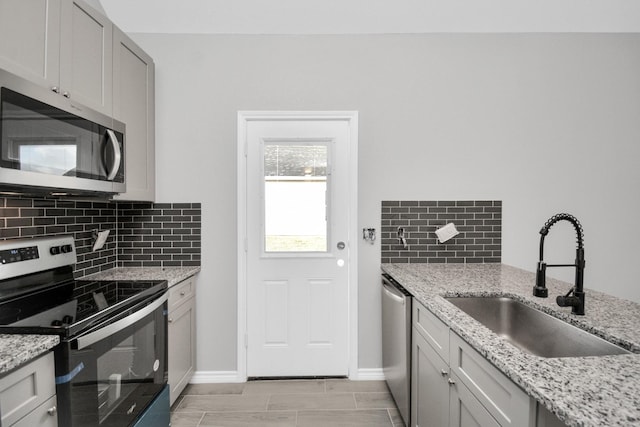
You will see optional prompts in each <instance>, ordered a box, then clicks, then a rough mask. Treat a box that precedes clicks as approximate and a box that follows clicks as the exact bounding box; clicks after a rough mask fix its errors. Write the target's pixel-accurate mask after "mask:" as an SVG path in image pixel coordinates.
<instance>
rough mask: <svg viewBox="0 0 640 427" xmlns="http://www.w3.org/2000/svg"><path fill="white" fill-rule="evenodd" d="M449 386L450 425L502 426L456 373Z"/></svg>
mask: <svg viewBox="0 0 640 427" xmlns="http://www.w3.org/2000/svg"><path fill="white" fill-rule="evenodd" d="M451 378H452V380H453V382H454V383H453V384H451V387H450V388H449V405H450V424H449V426H450V427H500V424H498V422H497V421H496V420H495V419H494V418H493V417H492V416H491V414H489V412H488V411H487V410H486V409H485V408H484V406H482V404H480V402H479V401H478V399H476V398H475V396H474V395H473V394H471V392H470V391H469V389H467V388H466V387H465V386H464V384H462V382H461V381H460V380H459V378H458V377H456V376H455V375H452V376H451ZM442 425H445V424H442Z"/></svg>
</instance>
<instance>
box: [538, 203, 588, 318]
mask: <svg viewBox="0 0 640 427" xmlns="http://www.w3.org/2000/svg"><path fill="white" fill-rule="evenodd" d="M562 220H564V221H569V222H570V223H571V224H573V228H575V229H576V234H577V236H578V237H577V238H578V248H577V249H576V261H575V263H574V264H547V263H545V262H544V238H545V237H546V235H547V234H549V229H550V228H551V226H552V225H553V224H555V223H556V222H558V221H562ZM582 234H583V231H582V225H581V224H580V221H578V219H577V218H576V217H574V216H573V215H569V214H567V213H560V214H557V215H554V216H552V217H551V218H549V219H548V220H547V222H546V223H545V224H544V226H543V227H542V229H541V230H540V261H538V268H537V269H536V285H535V286H534V287H533V296H536V297H541V298H546V297H547V296H549V290H548V289H547V287H546V277H545V276H546V272H547V267H575V269H576V281H575V285H574V287H573V288H571V290H570V291H569V292H568V293H567V294H566V295H564V296H562V295H560V296H558V297H557V298H556V302H557V303H558V305H559V306H560V307H571V313H573V314H578V315H584V288H583V281H584V264H585V262H584V245H583V241H582V240H583V235H582ZM571 294H573V295H571Z"/></svg>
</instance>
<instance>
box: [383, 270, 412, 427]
mask: <svg viewBox="0 0 640 427" xmlns="http://www.w3.org/2000/svg"><path fill="white" fill-rule="evenodd" d="M381 290H382V368H383V371H384V377H385V380H386V381H387V386H388V387H389V391H390V392H391V395H392V396H393V399H394V400H395V402H396V406H397V407H398V410H399V411H400V415H401V416H402V419H403V421H404V423H405V425H407V426H409V425H410V420H409V415H410V414H411V411H410V407H409V405H410V403H411V303H412V297H411V294H410V293H409V292H407V290H406V289H404V288H403V287H402V286H401V285H400V284H399V283H398V282H396V281H395V280H393V279H392V278H391V277H390V276H389V275H387V274H383V275H382V288H381Z"/></svg>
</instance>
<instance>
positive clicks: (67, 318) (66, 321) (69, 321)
mask: <svg viewBox="0 0 640 427" xmlns="http://www.w3.org/2000/svg"><path fill="white" fill-rule="evenodd" d="M62 323H63V324H65V325H70V324H72V323H73V317H71V316H69V315H68V314H67V315H66V316H64V317H63V318H62Z"/></svg>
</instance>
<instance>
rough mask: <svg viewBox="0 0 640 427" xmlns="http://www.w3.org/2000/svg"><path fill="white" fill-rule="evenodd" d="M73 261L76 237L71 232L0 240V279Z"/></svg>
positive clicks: (56, 266) (60, 265)
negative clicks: (59, 234)
mask: <svg viewBox="0 0 640 427" xmlns="http://www.w3.org/2000/svg"><path fill="white" fill-rule="evenodd" d="M76 262H77V257H76V249H75V241H74V239H73V236H70V235H63V236H51V237H34V238H31V239H9V240H2V241H0V280H4V279H11V278H14V277H19V276H23V275H26V274H31V273H36V272H39V271H45V270H50V269H54V268H58V267H63V266H69V265H73V264H75V263H76Z"/></svg>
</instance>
